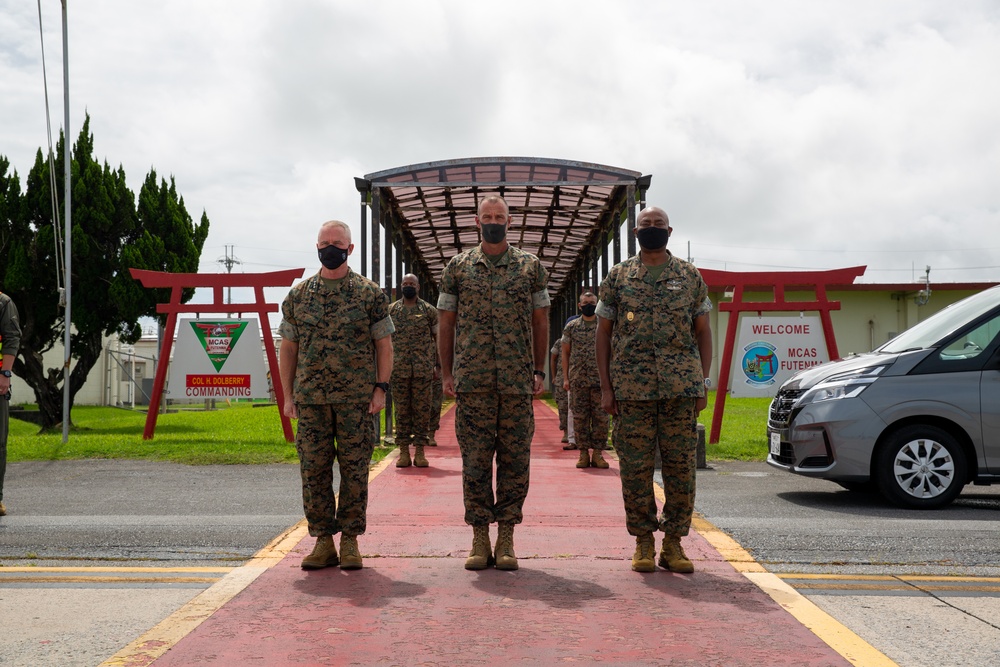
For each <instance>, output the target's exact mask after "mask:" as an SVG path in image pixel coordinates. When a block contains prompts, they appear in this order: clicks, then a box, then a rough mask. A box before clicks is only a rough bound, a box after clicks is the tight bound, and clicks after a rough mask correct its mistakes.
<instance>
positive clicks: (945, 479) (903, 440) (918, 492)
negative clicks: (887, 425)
mask: <svg viewBox="0 0 1000 667" xmlns="http://www.w3.org/2000/svg"><path fill="white" fill-rule="evenodd" d="M876 477H877V479H878V486H879V490H880V491H881V492H882V495H883V496H885V497H886V499H887V500H889V501H890V502H892V503H894V504H896V505H901V506H903V507H910V508H913V509H936V508H938V507H944V506H945V505H947V504H948V503H950V502H951V501H952V500H954V499H955V498H956V497H957V496H958V494H959V493H960V492H961V491H962V487H963V486H965V452H964V451H963V450H962V447H961V446H960V445H959V444H958V441H956V440H955V438H953V437H952V436H951V435H950V434H949V433H948V432H947V431H944V430H942V429H940V428H937V427H936V426H925V425H920V424H917V425H913V426H907V427H905V428H902V429H900V430H899V431H897V432H896V433H894V434H893V435H892V436H891V437H890V438H889V440H888V441H887V442H886V443H885V447H883V448H882V450H881V451H880V452H879V457H878V461H877V469H876Z"/></svg>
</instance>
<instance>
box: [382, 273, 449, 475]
mask: <svg viewBox="0 0 1000 667" xmlns="http://www.w3.org/2000/svg"><path fill="white" fill-rule="evenodd" d="M419 289H420V282H419V281H418V280H417V277H416V276H415V275H413V274H412V273H409V274H407V275H405V276H403V281H402V292H403V298H402V299H400V300H398V301H395V302H394V303H393V304H392V305H391V306H389V316H390V317H391V318H392V323H393V325H394V326H395V327H396V332H395V334H394V335H393V337H392V352H393V363H392V402H393V407H394V408H395V410H396V444H397V445H398V446H399V453H400V455H399V458H398V459H397V460H396V465H397V466H398V467H401V468H405V467H407V466H408V465H409V464H410V453H409V446H410V445H413V446H414V447H416V457H415V459H414V462H415V464H416V465H417V467H420V468H423V467H426V466H427V460H426V458H425V456H424V447H425V446H427V442H428V440H429V437H430V420H431V410H432V405H433V387H432V383H433V378H434V375H435V372H436V365H437V328H438V312H437V308H435V307H434V306H432V305H431V304H429V303H427V302H426V301H424V300H423V299H421V298H420V297H418V296H417V291H418V290H419Z"/></svg>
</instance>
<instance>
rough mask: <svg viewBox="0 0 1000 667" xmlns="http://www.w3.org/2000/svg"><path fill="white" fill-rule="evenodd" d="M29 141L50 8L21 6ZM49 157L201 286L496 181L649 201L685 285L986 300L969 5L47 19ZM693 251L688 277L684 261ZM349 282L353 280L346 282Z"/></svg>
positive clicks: (633, 4) (980, 91) (982, 82)
mask: <svg viewBox="0 0 1000 667" xmlns="http://www.w3.org/2000/svg"><path fill="white" fill-rule="evenodd" d="M42 5H43V6H42V21H41V22H42V29H43V33H42V36H43V37H44V43H45V55H46V60H47V66H48V77H49V99H50V104H51V108H52V116H53V124H54V130H53V131H54V132H58V131H59V130H60V129H61V127H62V119H63V111H62V105H63V95H62V90H63V86H62V75H63V68H62V36H61V29H62V28H61V19H60V7H61V6H60V3H59V1H58V0H42ZM69 5H70V6H69V54H70V81H71V83H70V104H71V120H70V126H71V128H70V135H71V136H72V137H73V138H74V140H75V138H76V135H77V134H78V133H79V130H80V126H81V124H82V122H83V117H84V113H85V112H89V113H90V116H91V128H92V130H93V133H94V137H95V153H96V156H97V157H98V158H103V159H106V160H108V161H109V162H110V163H111V164H112V165H113V166H116V165H118V164H121V165H122V166H123V167H124V169H125V172H126V174H127V176H128V179H129V182H130V185H131V186H132V187H133V189H134V190H135V191H136V192H137V191H138V188H139V186H140V184H141V182H142V180H143V178H144V177H145V175H146V173H147V172H148V170H149V169H150V168H151V167H152V168H155V169H156V170H157V173H158V174H159V175H161V176H166V177H169V176H170V175H173V176H174V177H175V178H176V182H177V187H178V190H179V191H180V192H181V194H182V195H183V196H184V199H185V203H186V204H187V207H188V210H189V211H190V212H191V214H192V216H194V217H195V218H196V219H197V218H198V217H199V216H200V214H201V212H202V210H204V211H206V212H207V213H208V216H209V218H210V220H211V233H210V235H209V237H208V241H207V243H206V246H205V251H204V253H203V257H202V270H204V271H221V270H223V269H222V266H221V264H220V263H219V261H218V260H219V259H221V258H223V257H224V256H225V254H226V246H227V245H232V246H235V250H234V253H235V256H236V257H237V258H238V259H239V260H240V261H241V262H242V264H241V265H240V266H239V267H237V269H236V270H243V271H248V272H250V271H272V270H278V269H282V268H293V267H303V266H304V267H307V268H308V270H309V271H312V270H313V269H314V268H315V267H316V266H317V260H316V255H315V250H314V247H313V244H314V243H315V234H316V229H317V226H318V224H319V223H320V222H322V221H323V220H327V219H330V218H340V219H343V220H345V221H347V222H349V223H350V224H351V225H352V226H353V227H354V229H355V238H356V240H357V231H358V225H359V214H358V194H357V192H356V190H355V189H354V182H353V178H354V177H355V176H363V175H364V174H366V173H371V172H375V171H381V170H384V169H390V168H394V167H399V166H403V165H408V164H413V163H420V162H428V161H433V160H443V159H452V158H464V157H478V156H495V155H521V156H535V157H549V158H559V159H569V160H580V161H585V162H594V163H599V164H607V165H611V166H615V167H621V168H625V169H632V170H635V171H641V172H643V173H646V174H652V177H653V179H652V188H651V189H650V191H649V195H648V201H649V203H650V204H655V205H659V206H661V207H663V208H665V209H666V210H667V211H668V212H669V213H670V216H671V221H672V224H673V226H674V230H675V232H674V235H673V236H672V237H671V245H672V248H673V249H674V252H675V253H676V254H678V255H681V256H688V255H689V252H690V256H692V257H693V258H694V261H695V263H696V264H697V265H698V266H700V267H703V268H715V269H729V270H739V271H760V270H773V269H831V268H840V267H845V266H855V265H859V264H866V265H868V271H867V273H866V275H865V276H864V277H863V278H862V280H863V281H865V282H883V283H884V282H910V281H914V280H921V279H922V278H923V276H924V269H925V267H926V266H928V265H929V266H930V267H931V273H930V277H931V281H932V283H934V282H965V281H1000V187H998V185H1000V183H998V175H1000V141H998V138H1000V137H998V135H1000V130H998V128H1000V4H997V3H996V2H994V1H993V0H983V1H971V0H970V1H967V2H966V1H963V0H957V1H955V2H949V3H943V2H940V1H939V0H885V1H880V0H863V1H855V0H846V1H838V2H823V3H819V2H814V3H808V2H801V1H791V0H787V1H777V0H776V1H771V2H748V1H746V0H726V1H718V2H713V1H707V2H700V3H692V2H674V1H671V2H654V1H652V0H644V1H639V0H624V1H623V0H566V1H557V0H533V1H531V2H523V1H521V0H508V1H505V2H469V1H466V0H437V1H432V0H421V1H415V0H400V1H393V2H380V1H371V2H340V1H334V0H327V1H320V0H287V1H284V2H280V3H279V2H273V1H266V0H241V1H239V2H236V1H234V0H213V1H212V2H205V1H204V0H197V1H196V0H171V1H170V2H157V3H153V2H135V0H87V1H86V2H74V1H73V0H69ZM46 136H47V135H46V126H45V100H44V89H43V75H42V62H41V46H40V33H39V16H38V7H37V4H36V2H24V0H0V154H2V155H5V156H6V157H7V158H8V159H9V160H10V161H11V162H12V164H13V166H14V167H15V168H17V170H18V171H19V172H20V173H21V175H22V178H23V176H25V175H26V174H27V172H28V170H29V169H30V167H31V165H32V163H33V160H34V155H35V152H36V151H37V150H38V148H39V147H41V146H43V145H44V144H45V142H46ZM689 244H690V251H689V250H688V248H689ZM355 265H356V264H355Z"/></svg>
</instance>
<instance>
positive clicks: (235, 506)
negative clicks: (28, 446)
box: [0, 460, 302, 567]
mask: <svg viewBox="0 0 1000 667" xmlns="http://www.w3.org/2000/svg"><path fill="white" fill-rule="evenodd" d="M299 479H300V478H299V469H298V466H294V465H280V464H276V465H261V466H184V465H177V464H170V463H158V462H152V461H109V460H83V461H55V462H31V463H15V464H10V465H8V468H7V481H6V484H5V488H4V496H5V502H6V504H7V507H8V510H9V512H10V514H9V516H6V517H3V519H0V564H2V565H3V566H5V567H11V566H24V565H35V566H40V567H41V566H44V567H55V566H80V565H86V566H121V565H143V566H159V567H184V566H201V567H206V566H229V567H235V566H237V565H240V564H242V563H243V562H244V561H246V560H247V559H248V558H250V557H251V556H253V554H254V553H256V552H257V551H258V550H259V549H260V548H261V547H263V546H264V545H266V544H267V543H268V542H270V541H271V540H272V539H274V537H275V536H276V535H278V534H279V533H281V532H282V531H283V530H285V529H286V528H288V527H289V526H291V525H293V524H295V523H296V522H298V521H299V520H300V519H301V518H302V491H301V488H302V487H301V485H300V481H299Z"/></svg>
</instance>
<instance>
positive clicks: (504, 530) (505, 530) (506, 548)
mask: <svg viewBox="0 0 1000 667" xmlns="http://www.w3.org/2000/svg"><path fill="white" fill-rule="evenodd" d="M499 533H500V534H499V535H498V536H497V546H498V547H500V548H501V549H502V550H503V551H502V554H501V555H503V556H513V555H514V526H500V531H499Z"/></svg>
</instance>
